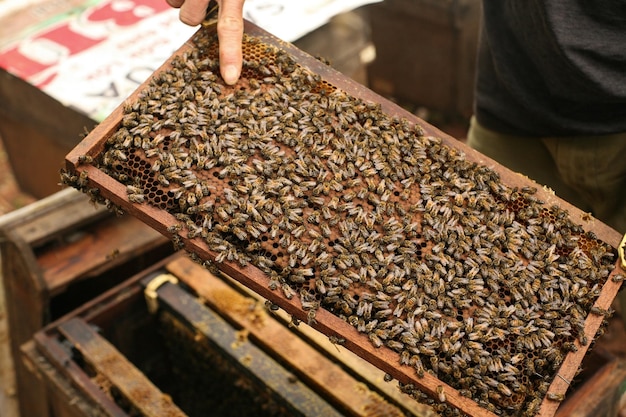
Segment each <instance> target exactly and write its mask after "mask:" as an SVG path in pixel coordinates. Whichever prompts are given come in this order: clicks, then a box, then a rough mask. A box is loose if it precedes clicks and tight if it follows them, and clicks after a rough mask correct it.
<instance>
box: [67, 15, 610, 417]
mask: <svg viewBox="0 0 626 417" xmlns="http://www.w3.org/2000/svg"><path fill="white" fill-rule="evenodd" d="M202 30H207V31H210V30H214V28H206V29H201V30H200V31H202ZM200 31H199V32H198V33H200ZM245 32H246V34H247V35H248V36H251V37H253V38H255V39H256V40H257V42H260V43H261V44H263V45H269V46H270V47H272V48H277V49H278V50H280V51H282V52H285V53H286V54H288V55H289V56H290V57H291V58H292V59H293V60H294V61H295V62H296V63H297V65H298V66H299V67H302V68H305V69H307V70H308V71H310V73H312V74H314V75H315V76H316V77H317V78H316V80H317V81H316V82H317V83H318V84H317V85H318V86H321V88H322V89H324V88H328V89H329V90H330V91H334V89H337V90H340V91H343V92H345V93H346V94H348V95H350V96H352V97H354V98H356V99H358V100H362V101H363V102H369V103H375V104H376V105H377V106H379V107H378V108H379V109H380V110H381V112H382V113H384V114H386V115H389V117H396V118H399V119H402V120H406V121H408V122H409V123H410V124H412V125H415V126H419V128H420V129H421V135H422V136H424V137H430V138H432V137H435V138H440V139H437V141H439V140H440V144H441V146H445V147H448V148H449V149H452V150H453V151H452V152H454V153H457V152H458V153H463V154H464V157H465V159H466V160H467V161H469V162H470V163H472V164H475V165H476V166H481V167H486V168H487V169H489V170H491V171H493V172H494V173H496V174H497V175H498V176H499V178H500V181H501V183H502V184H505V185H506V187H510V188H511V189H527V188H533V189H536V190H535V191H536V193H535V194H534V198H536V199H537V200H540V201H541V202H542V203H541V204H543V207H551V209H549V210H548V211H550V210H557V211H558V212H559V213H566V214H567V216H568V219H569V220H570V221H571V222H572V223H573V224H575V225H578V227H579V228H580V229H581V232H580V237H581V239H582V238H583V234H584V236H591V237H592V238H591V239H592V240H594V241H597V242H602V243H601V244H606V245H610V246H611V247H612V248H617V247H618V246H619V242H620V238H621V236H620V235H619V234H618V233H617V232H616V231H614V230H612V229H611V228H609V227H608V226H606V225H604V224H602V223H601V222H599V221H597V220H595V219H593V218H592V217H591V216H590V215H589V214H588V213H584V212H582V211H581V210H579V209H577V208H575V207H574V206H572V205H570V204H569V203H567V202H565V201H563V200H561V199H559V198H558V197H556V196H555V195H553V193H552V192H551V191H550V190H547V189H543V188H541V187H538V186H537V184H535V183H534V182H532V181H530V180H529V179H527V178H525V177H523V176H521V175H519V174H516V173H513V172H511V171H510V170H508V169H507V168H505V167H503V166H500V165H499V164H498V163H496V162H495V161H493V160H491V159H489V158H487V157H485V156H484V155H482V154H480V153H478V152H476V151H474V150H472V149H470V148H468V147H467V146H466V145H464V144H463V143H461V142H459V141H457V140H456V139H454V138H452V137H450V136H448V135H446V134H445V133H443V132H441V131H440V130H438V129H437V128H435V127H433V126H431V125H429V124H428V123H426V122H424V121H423V120H420V119H418V118H417V117H415V116H414V115H412V114H410V113H408V112H406V111H405V110H403V109H401V108H400V107H398V106H397V105H395V104H393V103H391V102H389V101H388V100H386V99H384V98H382V97H380V96H378V95H376V94H375V93H373V92H371V91H370V90H368V89H366V88H364V87H363V86H361V85H359V84H357V83H355V82H353V81H351V80H349V79H347V78H346V77H344V76H343V75H341V74H339V73H338V72H336V71H334V70H332V69H331V68H330V67H328V66H327V65H325V64H323V63H321V62H320V61H318V60H316V59H314V58H313V57H311V56H308V55H307V54H305V53H303V52H301V51H300V50H298V49H297V48H295V47H293V46H292V45H291V44H288V43H285V42H283V41H281V40H279V39H277V38H275V37H273V36H272V35H270V34H268V33H267V32H265V31H263V30H262V29H260V28H258V27H256V26H254V25H253V24H251V23H249V22H246V24H245ZM197 35H198V34H197ZM194 48H195V46H194V41H193V38H192V40H190V41H189V42H187V43H185V44H184V45H183V46H182V47H181V48H180V49H179V50H178V51H176V52H175V53H174V55H173V56H172V58H171V59H169V60H168V61H167V62H166V63H164V65H163V66H162V67H161V68H159V69H158V70H157V71H156V72H155V74H154V75H153V77H152V78H151V79H149V80H147V81H146V82H145V83H144V84H142V86H140V87H139V88H138V90H137V91H136V92H135V93H134V94H133V95H131V96H130V97H129V98H128V99H127V101H126V103H125V104H123V105H120V106H119V107H118V108H117V109H116V110H115V111H114V112H113V113H112V114H111V115H110V116H109V117H108V118H107V119H106V120H105V121H103V122H102V123H101V124H100V125H98V126H97V127H96V128H95V129H94V130H93V131H92V132H91V133H90V134H89V135H88V136H87V137H86V138H85V139H84V140H83V141H82V142H81V143H80V144H79V145H78V146H77V147H76V148H75V149H74V150H73V151H72V152H71V153H70V154H68V156H67V158H66V168H67V171H66V172H65V173H64V181H66V182H67V183H68V184H71V185H73V186H75V187H77V188H79V189H82V190H83V191H86V192H87V193H90V194H92V196H94V198H96V199H97V200H99V201H101V202H102V201H106V202H107V204H111V205H112V207H113V208H121V209H122V210H123V211H125V212H128V213H130V214H132V215H133V216H136V217H137V218H139V219H140V220H142V221H144V222H145V223H146V224H148V225H149V226H150V227H152V228H154V229H155V230H157V231H159V232H160V233H162V234H164V235H166V236H169V237H171V238H172V240H174V241H175V243H176V244H177V245H180V246H181V247H183V248H184V249H186V250H187V251H189V252H191V253H192V254H195V255H196V256H197V257H198V258H199V260H202V261H208V263H211V262H210V261H214V260H216V258H217V259H219V260H220V262H217V263H215V264H214V265H215V266H217V267H218V268H219V269H220V271H221V272H222V273H224V274H226V275H228V276H230V277H232V278H234V279H236V280H237V281H239V282H241V283H242V284H243V285H245V286H246V287H248V288H250V289H252V290H253V291H255V292H257V293H258V294H260V295H262V296H263V297H265V298H266V299H268V300H269V301H270V302H271V303H273V304H275V305H278V306H279V307H280V308H282V309H284V310H285V311H287V312H288V313H289V314H291V315H292V316H293V317H294V318H296V319H298V320H308V321H310V322H311V324H312V325H313V327H314V328H316V329H317V330H319V331H320V332H322V333H324V334H325V335H327V336H329V337H333V338H336V340H342V341H344V342H343V343H344V344H345V347H346V348H348V349H349V350H351V351H353V352H354V353H356V354H357V355H359V356H361V357H362V358H364V359H366V360H367V361H368V362H370V363H372V364H374V365H376V366H377V367H379V368H380V369H382V370H384V371H385V372H387V373H388V374H390V375H391V376H393V377H394V378H396V379H397V380H398V381H400V382H401V383H403V384H412V385H413V386H414V387H417V388H419V389H420V390H421V391H423V392H425V393H426V394H427V395H429V396H430V397H432V398H435V399H437V398H438V399H439V400H441V401H442V402H446V403H448V404H450V405H452V406H453V407H454V408H456V409H458V410H460V411H461V412H463V413H465V414H467V415H471V416H494V415H495V414H494V413H493V412H491V411H488V410H487V409H486V408H484V407H482V406H481V405H479V404H478V403H477V402H475V401H473V400H472V399H469V398H467V397H465V396H463V395H461V393H460V392H459V390H457V389H455V388H453V387H451V386H449V385H448V384H446V383H444V382H443V381H441V380H440V379H438V378H437V377H436V376H434V375H432V374H431V373H429V372H426V373H424V374H423V376H419V375H417V374H416V372H415V370H414V369H413V368H412V367H410V366H401V365H399V363H400V359H401V357H400V354H399V353H398V352H396V351H394V350H392V349H389V348H387V347H384V346H383V347H380V348H377V347H375V346H374V344H372V343H371V341H370V340H369V338H368V337H367V336H365V335H363V334H362V333H360V332H358V331H357V330H356V329H355V327H353V326H352V325H350V324H349V323H347V322H346V321H344V320H342V319H341V318H340V317H338V316H337V315H336V314H333V313H332V312H330V311H328V310H326V309H324V308H319V309H317V310H316V314H315V316H314V320H312V319H311V316H310V315H309V312H310V310H311V308H307V307H306V306H303V304H302V301H301V300H300V299H298V297H288V296H286V295H285V294H284V293H283V292H281V291H277V290H274V289H271V287H272V280H271V278H270V277H269V276H268V275H267V274H266V273H264V272H263V271H262V270H261V269H260V268H257V267H255V266H253V265H252V264H250V263H248V264H245V265H243V264H242V263H239V262H236V261H229V260H223V261H222V258H218V256H219V254H218V252H216V250H215V249H212V248H211V247H210V246H209V245H208V244H207V242H206V241H205V240H203V239H201V238H199V237H197V236H193V237H189V236H188V231H187V230H184V229H183V230H180V221H179V220H178V219H177V218H176V217H175V216H173V215H172V214H170V213H169V212H168V211H167V210H166V208H167V206H166V205H165V204H163V205H161V207H159V204H160V203H158V202H155V201H153V203H155V204H153V205H150V204H143V203H138V202H131V201H130V200H129V192H128V189H127V186H126V185H125V184H122V183H121V182H120V181H118V180H116V179H114V178H113V177H112V176H110V175H108V174H107V173H105V172H104V171H103V170H102V169H100V167H99V166H97V164H96V163H95V162H94V161H97V160H98V159H99V158H101V157H102V155H103V154H104V153H105V152H106V151H107V149H106V147H107V141H108V140H109V139H110V138H111V137H112V136H113V135H114V134H115V133H116V131H117V130H118V129H120V126H121V125H122V123H123V119H124V114H125V109H128V108H129V107H132V105H133V103H136V102H137V101H138V100H139V98H140V97H141V92H142V90H143V89H145V88H148V87H149V85H150V81H151V80H152V79H154V78H155V77H158V76H160V75H161V74H164V73H165V72H166V71H167V70H169V69H171V68H172V67H173V65H174V63H175V62H176V60H181V59H182V60H186V59H187V57H188V56H189V55H190V54H191V53H192V52H193V50H194ZM243 79H245V73H244V77H243ZM224 88H226V89H227V87H224ZM399 119H394V120H399ZM436 143H439V142H436ZM144 165H145V162H144ZM166 191H167V189H165V192H166ZM161 193H164V191H163V190H161ZM205 195H206V194H205ZM153 197H154V196H153ZM153 200H154V199H153ZM553 207H556V209H552V208H553ZM550 213H552V214H553V212H552V211H550ZM429 245H431V244H430V243H429ZM431 247H432V246H429V247H428V248H427V249H430V248H431ZM615 265H616V267H615V268H613V269H612V271H611V272H610V275H609V276H608V277H605V280H604V281H603V282H604V284H603V285H602V288H601V291H600V292H599V296H597V298H596V299H595V301H594V303H593V307H594V308H595V309H596V310H595V311H600V312H605V311H609V309H610V306H611V303H612V302H613V299H614V298H615V296H616V294H617V292H618V290H619V288H620V286H621V279H620V278H621V275H619V274H621V273H622V269H621V267H620V265H619V262H617V263H616V264H615ZM604 318H605V317H604V315H602V314H588V316H587V317H586V319H585V320H584V334H583V333H582V332H583V330H582V329H581V330H580V335H579V336H580V338H579V339H580V340H589V341H592V340H593V339H594V338H595V335H596V334H597V332H598V330H599V329H601V327H602V323H603V320H604ZM573 345H574V346H572V348H571V349H570V351H569V352H568V353H567V354H566V355H565V357H564V360H563V362H562V365H561V366H560V368H559V369H558V372H556V374H555V376H554V378H553V379H552V381H551V383H550V386H549V389H548V392H547V394H546V397H545V398H543V400H542V401H541V403H540V407H539V410H538V414H537V415H540V416H542V417H550V416H552V415H554V413H555V412H556V409H557V408H558V405H559V401H557V400H558V399H559V398H562V397H563V396H564V394H565V392H566V391H567V389H568V386H569V384H570V382H571V381H572V379H573V378H574V377H575V375H576V373H577V370H578V368H579V366H580V363H581V362H582V359H583V357H584V355H585V353H586V352H587V350H588V348H589V343H584V344H581V343H580V341H579V340H578V339H577V340H575V341H574V342H573ZM442 392H444V393H445V395H442Z"/></svg>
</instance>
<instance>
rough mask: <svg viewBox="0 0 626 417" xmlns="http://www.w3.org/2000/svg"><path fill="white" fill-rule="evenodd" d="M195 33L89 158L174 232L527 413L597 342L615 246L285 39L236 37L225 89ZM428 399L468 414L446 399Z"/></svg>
mask: <svg viewBox="0 0 626 417" xmlns="http://www.w3.org/2000/svg"><path fill="white" fill-rule="evenodd" d="M194 42H195V45H194V48H192V49H191V50H190V51H189V52H186V53H184V54H181V55H179V56H176V57H175V58H174V59H173V60H172V62H171V67H169V68H168V69H167V70H164V71H161V72H158V73H156V74H155V75H154V76H153V77H152V79H151V80H150V84H149V85H148V86H147V87H145V88H144V90H143V91H142V92H141V94H140V95H139V96H138V98H137V99H136V100H134V101H132V102H129V103H128V104H126V105H125V108H124V116H123V118H122V120H121V124H120V126H119V129H118V130H117V131H116V132H115V133H114V134H113V135H112V136H111V137H110V138H109V139H108V140H107V144H106V148H105V151H104V152H103V153H102V154H101V155H100V156H99V157H98V158H97V160H96V161H93V163H94V164H96V165H97V166H99V168H100V169H101V170H103V171H104V172H106V173H108V174H109V175H110V176H112V177H114V178H116V179H117V180H118V181H120V182H122V183H123V184H126V186H127V189H128V198H129V200H130V201H131V202H134V203H137V204H152V205H154V206H156V207H159V208H161V209H163V210H167V211H168V212H169V213H171V214H173V215H174V216H175V218H176V219H177V220H178V224H177V225H175V226H172V227H170V229H169V231H170V232H171V233H172V235H173V239H174V241H175V242H180V237H179V235H180V236H185V237H186V238H190V239H194V238H195V239H203V240H204V241H205V242H206V244H208V246H209V247H210V248H211V249H212V250H213V251H215V253H217V257H216V259H214V260H211V261H213V262H216V263H219V262H223V261H225V260H228V261H236V262H239V263H241V264H242V265H245V264H248V263H252V264H254V265H255V266H257V267H258V268H260V269H261V270H262V271H264V272H265V273H266V274H267V275H268V277H269V278H270V287H271V288H272V289H275V290H277V291H282V292H283V293H284V295H285V296H286V297H287V298H292V297H299V299H300V301H301V303H302V307H303V309H305V310H308V312H309V315H308V317H309V321H310V322H313V321H314V320H315V312H316V310H317V309H318V308H324V309H327V310H329V311H331V312H332V313H334V314H335V315H337V316H339V317H340V318H342V319H344V320H345V321H347V322H348V323H350V324H352V325H353V326H354V327H355V328H356V329H358V331H359V332H362V333H363V334H365V335H367V337H369V339H370V340H371V343H372V344H373V345H374V346H376V347H383V346H385V347H387V348H389V349H392V350H394V351H396V352H398V354H399V357H400V364H399V365H403V366H410V367H413V368H414V369H415V371H416V372H417V374H418V375H423V374H424V373H426V372H428V373H431V374H433V375H435V376H436V377H437V378H438V379H440V380H441V381H443V382H445V383H446V384H448V385H450V386H451V387H453V388H454V389H456V390H458V391H459V392H460V393H461V394H462V395H465V396H467V397H469V398H472V399H473V400H475V401H476V402H477V403H478V404H480V405H481V406H482V407H484V408H485V409H488V410H490V411H493V412H495V413H497V414H499V415H507V416H526V415H529V416H530V415H533V414H534V412H535V411H536V409H537V407H538V406H539V405H540V402H541V400H542V399H543V398H544V396H545V394H546V392H547V389H548V386H549V384H550V382H551V381H552V380H553V379H554V378H555V375H556V372H557V370H558V369H559V366H560V365H561V363H562V362H563V359H564V356H565V355H566V354H567V353H568V352H569V351H574V350H576V349H577V346H578V345H586V344H588V343H591V342H592V340H589V339H588V336H587V335H585V333H584V321H585V318H586V317H587V315H588V314H590V313H592V314H603V315H606V316H608V315H609V314H610V311H598V309H593V308H592V306H593V304H594V301H595V300H596V298H597V297H598V295H599V294H600V291H601V288H602V285H603V283H604V282H605V281H606V279H607V277H608V276H609V273H610V272H611V270H612V268H613V264H614V256H615V253H614V249H613V248H612V247H611V246H609V245H607V244H605V243H603V242H602V241H600V240H598V239H597V238H596V237H595V236H594V235H593V234H592V233H590V232H585V231H584V230H583V229H582V227H580V226H579V225H576V224H574V223H573V222H572V221H571V220H570V219H569V217H568V213H567V212H566V211H564V210H562V209H560V208H559V207H558V206H552V207H546V204H544V202H542V201H540V200H538V199H537V198H536V196H535V191H536V190H535V189H534V188H530V187H529V188H514V187H510V186H507V185H506V184H504V183H503V182H502V181H501V180H500V178H499V176H498V174H497V173H496V172H494V171H493V170H492V169H490V168H488V167H485V166H482V165H479V164H477V163H475V162H472V161H469V160H468V159H466V157H465V155H464V154H463V153H462V152H461V151H459V150H458V149H456V148H453V147H450V146H448V145H445V144H443V143H442V141H441V140H440V139H438V138H436V137H431V136H428V135H425V134H424V133H423V130H422V129H421V128H420V127H419V126H416V125H413V124H411V123H409V122H407V121H406V120H404V119H400V118H397V117H391V116H389V115H387V114H385V113H384V112H383V111H382V110H381V108H380V106H379V105H378V104H374V103H370V102H365V101H363V100H360V99H357V98H355V97H353V96H351V95H349V94H347V93H345V92H343V91H341V90H339V89H337V88H335V87H333V86H332V85H330V84H328V83H327V82H325V81H324V80H322V79H321V78H320V77H319V75H317V74H315V73H313V72H311V71H309V70H307V69H306V68H303V67H301V66H300V65H298V64H297V63H296V62H295V61H294V59H293V58H292V57H291V56H290V55H288V54H287V53H285V52H283V51H281V50H280V49H278V48H275V47H273V46H270V45H268V44H266V43H263V42H261V41H260V40H259V39H256V38H253V37H249V36H246V37H245V39H244V71H243V74H242V79H241V80H240V81H239V83H238V84H237V85H236V86H234V87H230V86H226V85H224V83H223V82H222V81H221V79H220V78H219V76H218V74H219V63H218V61H217V58H216V57H217V49H216V48H217V46H216V44H217V40H216V39H215V38H214V36H213V35H211V36H209V35H207V34H206V33H204V32H202V31H200V32H199V33H198V34H197V35H196V36H195V38H194ZM65 180H66V182H69V183H71V184H72V185H74V186H77V187H78V188H80V187H81V185H84V184H83V183H84V181H83V183H81V179H80V178H78V179H77V178H76V177H72V178H69V179H68V178H65ZM83 180H84V179H83ZM77 182H78V183H80V184H77ZM87 191H88V192H89V191H90V190H87ZM91 193H92V195H95V196H97V192H94V190H91ZM404 388H405V390H406V391H407V392H411V393H413V394H414V395H415V396H416V398H420V401H424V400H426V399H425V398H423V396H421V395H419V392H418V391H417V390H416V389H415V388H414V387H404ZM553 399H555V400H558V399H559V398H553ZM428 401H430V402H431V403H432V404H433V405H435V406H437V407H438V409H439V410H440V411H442V412H443V413H444V414H446V415H459V414H460V412H459V411H458V410H456V409H454V408H452V407H449V406H447V405H445V404H446V398H445V393H443V392H442V393H441V394H440V395H439V396H438V398H434V399H428Z"/></svg>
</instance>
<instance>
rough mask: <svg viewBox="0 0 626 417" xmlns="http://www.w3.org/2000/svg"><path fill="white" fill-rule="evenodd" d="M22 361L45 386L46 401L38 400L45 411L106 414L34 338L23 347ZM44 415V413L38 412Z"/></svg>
mask: <svg viewBox="0 0 626 417" xmlns="http://www.w3.org/2000/svg"><path fill="white" fill-rule="evenodd" d="M21 351H22V357H21V359H22V362H24V363H25V365H26V367H27V368H28V370H29V372H30V373H32V374H33V377H35V378H36V379H37V380H39V381H42V385H43V386H45V388H44V389H45V392H46V397H47V398H48V403H47V404H46V402H45V401H37V402H38V403H39V404H40V406H41V407H46V408H47V410H46V411H45V412H50V413H52V415H54V416H55V417H84V416H86V415H89V416H90V417H104V416H105V415H108V416H110V415H111V414H105V413H104V412H103V411H101V410H100V408H98V407H97V406H95V405H94V404H93V403H91V402H90V401H89V400H88V399H87V398H86V397H85V396H84V395H83V394H82V393H81V392H80V391H78V390H77V389H76V388H75V387H74V386H72V384H70V383H69V381H68V380H67V379H66V378H64V377H63V376H62V374H61V373H60V372H59V371H58V370H57V369H56V368H55V367H54V366H53V365H52V363H50V362H49V361H48V360H47V359H46V358H45V357H44V356H43V355H42V354H41V353H40V352H39V351H38V350H37V348H36V346H35V342H34V340H30V341H29V342H27V343H25V344H23V345H22V347H21ZM38 415H42V414H38Z"/></svg>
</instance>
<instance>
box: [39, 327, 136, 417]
mask: <svg viewBox="0 0 626 417" xmlns="http://www.w3.org/2000/svg"><path fill="white" fill-rule="evenodd" d="M33 340H34V342H35V345H36V348H37V351H38V352H40V353H41V354H42V355H43V356H44V357H45V358H46V359H48V360H49V361H50V363H51V364H52V365H53V366H54V369H56V370H57V371H59V373H60V374H61V375H62V376H63V377H65V378H67V380H68V381H71V383H72V384H73V385H74V386H75V387H76V388H77V389H78V390H79V391H80V392H82V393H84V394H85V395H86V396H87V397H89V398H90V399H91V400H92V401H93V402H94V403H95V406H96V407H98V408H99V409H100V410H106V413H107V414H108V415H109V416H110V417H128V416H127V414H126V413H125V412H124V411H123V410H122V409H121V408H120V407H119V406H118V405H117V404H116V403H115V402H114V401H113V400H112V399H111V398H109V397H108V396H107V395H106V394H105V393H104V392H103V391H102V390H101V389H99V388H98V387H97V386H96V385H95V384H94V382H93V381H92V380H91V379H90V378H89V376H88V375H87V374H86V373H85V372H84V371H83V370H82V369H81V368H80V367H79V366H78V364H77V363H76V362H74V361H73V360H72V358H71V356H70V355H69V354H68V353H67V351H66V350H65V349H64V348H62V347H61V346H60V345H59V342H58V340H57V339H56V338H55V337H54V336H50V335H48V334H46V333H45V332H38V333H37V334H35V336H34V338H33Z"/></svg>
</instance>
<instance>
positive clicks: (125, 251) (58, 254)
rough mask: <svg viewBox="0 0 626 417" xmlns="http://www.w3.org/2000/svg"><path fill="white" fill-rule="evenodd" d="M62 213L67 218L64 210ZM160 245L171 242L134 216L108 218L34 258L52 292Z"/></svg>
mask: <svg viewBox="0 0 626 417" xmlns="http://www.w3.org/2000/svg"><path fill="white" fill-rule="evenodd" d="M62 214H63V215H64V216H66V217H68V213H67V212H63V213H62ZM161 245H170V243H169V241H168V240H167V239H166V238H165V237H163V236H162V235H161V234H159V233H158V232H156V231H155V230H154V229H151V228H149V227H147V226H146V225H145V224H144V223H142V222H140V221H138V220H137V219H135V218H134V217H131V216H122V217H111V218H110V219H106V220H104V221H102V222H100V223H98V224H96V225H95V226H94V227H92V228H89V229H85V230H83V231H82V234H80V235H78V239H77V240H76V241H74V242H70V243H68V244H66V245H65V246H63V247H59V248H55V250H49V251H46V252H44V253H41V254H40V255H39V256H38V258H37V259H38V263H39V265H40V267H41V269H42V270H43V276H44V280H45V282H46V283H47V285H48V289H49V291H50V293H51V294H55V293H57V292H59V291H61V290H62V289H63V288H64V287H65V286H66V285H68V284H70V283H72V282H73V281H76V280H77V279H81V278H84V277H85V275H86V274H87V273H89V274H91V275H92V276H96V275H98V270H106V269H110V268H111V267H112V265H118V264H121V263H123V262H125V261H128V260H130V259H133V258H136V257H137V256H139V255H141V254H143V253H148V252H149V251H150V250H151V249H154V248H156V247H158V246H161Z"/></svg>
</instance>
